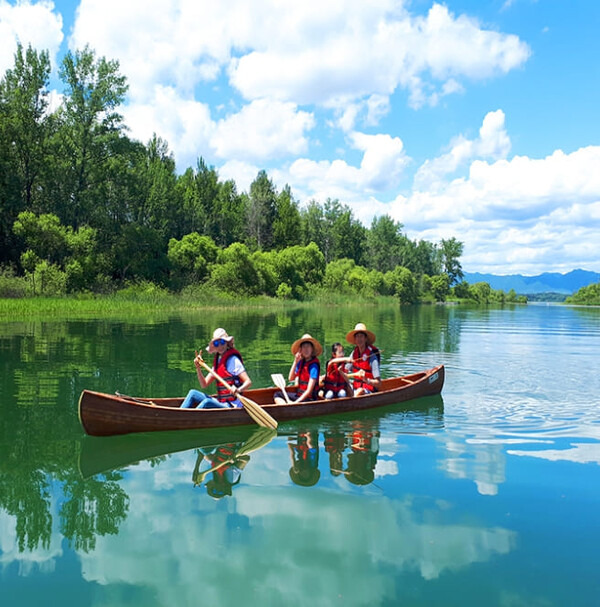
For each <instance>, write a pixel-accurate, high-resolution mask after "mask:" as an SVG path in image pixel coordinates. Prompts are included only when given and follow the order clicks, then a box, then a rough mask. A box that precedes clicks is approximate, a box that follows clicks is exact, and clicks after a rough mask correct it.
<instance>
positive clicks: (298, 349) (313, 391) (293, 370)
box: [275, 333, 323, 405]
mask: <svg viewBox="0 0 600 607" xmlns="http://www.w3.org/2000/svg"><path fill="white" fill-rule="evenodd" d="M291 350H292V354H293V355H294V362H293V363H292V366H291V367H290V372H289V374H288V379H289V380H290V381H293V382H295V383H296V386H295V389H294V388H291V389H289V390H288V391H287V392H288V397H289V398H290V400H293V401H294V402H296V403H299V402H303V401H309V400H316V399H317V398H318V395H317V390H318V388H319V375H320V373H321V365H320V363H319V358H318V357H319V356H321V354H322V353H323V347H322V346H321V344H320V343H319V342H318V341H317V340H316V339H315V338H314V337H311V336H310V335H309V334H308V333H305V334H304V335H303V336H302V337H301V338H300V339H297V340H296V341H295V342H294V343H293V344H292V348H291ZM292 390H293V391H292ZM282 396H284V395H283V393H282V392H276V393H275V402H276V403H278V404H280V405H281V404H284V402H285V401H284V400H283V399H282V398H281V397H282Z"/></svg>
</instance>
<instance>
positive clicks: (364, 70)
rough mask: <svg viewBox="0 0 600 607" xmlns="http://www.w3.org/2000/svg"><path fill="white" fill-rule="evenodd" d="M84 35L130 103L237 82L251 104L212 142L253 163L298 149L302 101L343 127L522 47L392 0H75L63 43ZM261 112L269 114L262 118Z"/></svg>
mask: <svg viewBox="0 0 600 607" xmlns="http://www.w3.org/2000/svg"><path fill="white" fill-rule="evenodd" d="M233 14H235V19H232V18H231V15H233ZM85 44H89V45H90V46H91V47H92V48H94V49H95V50H96V51H97V52H98V53H99V54H100V55H104V56H107V57H110V58H116V59H118V60H119V61H120V65H121V69H122V72H123V73H124V74H126V75H127V78H128V81H129V84H130V91H129V95H130V102H131V104H141V105H144V104H150V103H154V91H155V90H156V87H157V86H161V87H170V88H173V89H175V90H177V93H178V95H176V96H174V98H173V103H174V104H175V103H177V104H180V105H181V106H184V107H183V109H180V108H178V107H176V106H175V105H174V106H173V107H172V112H173V113H174V114H175V115H182V114H187V112H188V109H189V103H190V100H192V99H194V100H202V99H203V97H206V98H210V97H211V95H212V91H211V90H210V89H209V88H206V87H208V86H210V85H211V84H213V85H216V86H231V87H233V88H234V89H236V90H237V91H238V92H239V93H240V94H241V96H242V98H243V99H244V100H245V102H246V103H247V104H248V105H247V106H246V107H244V108H241V109H240V108H239V107H238V108H234V109H233V110H232V114H235V115H228V116H226V117H224V118H223V119H222V120H221V121H220V122H219V124H218V125H216V126H215V140H214V141H213V142H212V145H213V147H214V149H215V151H216V154H217V156H219V157H223V158H225V157H226V156H227V155H228V154H229V153H230V152H231V153H233V154H234V155H235V159H237V160H240V152H242V151H243V152H244V153H243V154H242V155H243V156H245V157H249V156H250V155H251V153H254V154H255V157H254V159H253V161H254V162H257V161H260V160H262V159H264V158H269V157H273V156H275V155H279V154H281V153H282V151H283V153H284V154H288V153H295V154H302V153H303V152H304V151H305V150H306V147H307V141H306V139H305V135H304V131H306V130H310V128H312V123H311V120H312V119H311V117H310V112H307V111H306V110H304V109H303V106H304V105H308V104H315V105H320V106H321V107H323V108H327V109H329V110H330V111H333V112H334V114H335V116H336V118H335V120H336V123H337V127H338V128H341V129H342V130H344V131H345V132H351V131H352V130H354V129H355V128H356V124H357V120H358V119H359V118H360V119H361V120H362V121H363V122H364V124H365V125H366V126H374V125H376V124H377V123H378V121H379V120H380V119H381V118H382V117H383V116H385V115H386V114H387V113H388V112H389V109H390V105H389V103H390V102H389V96H390V94H391V93H393V92H394V91H395V90H396V89H397V88H404V89H406V90H407V91H408V92H409V94H410V96H411V99H412V101H411V103H412V104H413V105H414V106H419V105H420V104H423V103H435V102H437V100H438V99H439V98H440V97H441V96H444V95H447V94H452V93H455V92H459V91H461V90H462V84H461V83H460V79H461V78H469V79H477V78H487V77H489V76H492V75H494V74H496V73H503V72H506V71H508V70H510V69H513V68H515V67H518V66H519V65H522V64H523V62H525V61H526V60H527V58H528V56H529V48H528V47H527V45H526V44H525V43H523V42H522V41H521V40H519V39H518V38H517V37H515V36H510V35H505V34H501V33H498V32H495V31H491V30H486V29H483V28H482V27H481V26H480V25H479V23H477V21H475V20H473V19H469V18H466V17H462V16H459V17H456V16H454V15H453V14H452V13H450V12H449V11H448V9H447V8H446V7H444V6H442V5H438V4H434V5H433V7H432V8H431V10H430V11H429V12H428V13H427V15H424V16H414V15H411V14H410V13H409V12H408V11H407V10H405V8H404V6H403V4H402V3H400V4H399V3H398V2H397V1H392V0H378V1H377V2H369V3H364V2H361V1H360V0H346V1H345V2H336V3H326V4H325V5H324V4H323V3H322V2H317V1H316V0H308V1H307V2H304V3H291V2H285V3H281V2H277V1H275V0H264V1H261V2H256V3H253V4H252V6H251V7H250V6H248V4H247V3H245V2H243V1H242V0H232V2H229V3H227V5H221V4H218V3H217V4H212V5H208V6H207V5H204V4H202V5H199V4H197V3H189V2H183V1H182V0H166V1H161V2H158V0H150V1H142V0H129V1H128V2H127V3H125V4H123V3H122V2H117V1H116V0H82V1H81V4H80V6H79V9H78V11H77V18H76V22H75V25H74V29H73V35H72V37H71V39H70V46H71V47H72V48H80V47H82V46H84V45H85ZM415 49H419V50H418V52H416V51H415ZM276 103H279V104H280V105H279V106H277V105H276ZM259 109H264V110H265V111H266V112H268V113H271V112H272V111H274V114H273V115H271V116H264V115H263V116H260V117H259V116H258V110H259ZM293 114H296V115H293ZM277 116H279V117H281V118H285V119H286V123H287V122H289V123H290V127H289V131H288V132H286V129H287V128H288V127H287V126H286V127H283V128H282V129H281V131H282V132H280V133H276V132H275V131H274V129H273V124H274V122H275V118H276V117H277ZM257 117H259V123H262V124H260V125H259V128H258V129H256V128H255V123H256V119H257ZM269 121H270V123H269ZM261 126H262V127H263V128H262V129H261V128H260V127H261ZM132 131H133V133H134V134H136V130H135V128H133V129H132ZM183 131H185V129H183ZM183 131H182V132H183ZM257 136H260V137H261V138H262V139H263V141H262V142H261V143H260V145H257V142H256V137H257ZM286 136H287V137H288V140H289V141H288V142H287V143H284V142H283V139H284V137H286ZM172 145H173V146H174V147H175V148H176V150H177V149H178V148H180V147H182V146H183V147H185V146H186V143H185V141H184V142H180V141H179V140H178V139H176V140H172ZM179 155H180V156H182V154H181V153H180V154H179ZM227 160H229V158H227Z"/></svg>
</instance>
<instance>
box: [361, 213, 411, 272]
mask: <svg viewBox="0 0 600 607" xmlns="http://www.w3.org/2000/svg"><path fill="white" fill-rule="evenodd" d="M402 227H403V226H402V224H401V223H399V222H395V221H394V220H393V219H392V218H391V217H390V216H389V215H381V216H380V217H375V218H373V221H372V222H371V229H370V230H369V231H368V233H367V259H368V263H367V265H368V267H370V268H375V269H378V270H380V271H381V272H390V271H392V270H393V269H394V268H395V267H396V266H397V265H399V264H400V261H401V248H402V243H403V241H402Z"/></svg>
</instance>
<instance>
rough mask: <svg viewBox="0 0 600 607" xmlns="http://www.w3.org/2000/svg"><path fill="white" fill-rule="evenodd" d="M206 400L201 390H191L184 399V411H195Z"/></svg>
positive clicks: (182, 404) (182, 406)
mask: <svg viewBox="0 0 600 607" xmlns="http://www.w3.org/2000/svg"><path fill="white" fill-rule="evenodd" d="M205 398H206V394H204V392H200V390H190V391H189V392H188V393H187V396H186V397H185V398H184V400H183V402H182V403H181V408H182V409H193V408H195V407H196V405H198V403H201V402H202V401H203V400H204V399H205Z"/></svg>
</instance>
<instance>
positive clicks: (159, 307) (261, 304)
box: [0, 291, 399, 322]
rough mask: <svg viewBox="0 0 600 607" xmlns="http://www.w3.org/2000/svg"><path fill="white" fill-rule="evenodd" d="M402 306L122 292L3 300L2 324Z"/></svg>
mask: <svg viewBox="0 0 600 607" xmlns="http://www.w3.org/2000/svg"><path fill="white" fill-rule="evenodd" d="M375 304H377V305H399V303H398V299H397V298H395V297H378V298H377V300H371V301H369V300H367V301H365V299H364V298H359V297H356V298H350V297H348V296H344V297H342V296H336V295H323V296H319V297H318V298H315V299H312V300H310V301H304V302H299V301H293V300H282V299H276V298H271V297H265V296H261V297H231V296H227V295H215V294H204V295H202V296H200V295H195V296H194V295H174V294H172V293H167V292H164V291H156V292H148V293H135V294H134V293H126V292H118V293H115V294H112V295H93V296H92V295H87V296H83V295H78V296H74V297H31V298H22V299H0V322H7V321H11V320H25V319H36V320H39V319H46V318H52V319H64V318H69V319H70V318H119V317H128V316H143V315H153V316H156V315H161V314H172V313H186V312H192V313H193V312H199V311H202V310H219V309H231V308H250V309H252V308H254V309H260V308H264V309H281V308H286V309H291V308H295V307H315V308H319V307H321V306H324V305H326V306H336V305H340V306H341V305H344V306H361V307H364V306H366V305H367V306H368V305H375Z"/></svg>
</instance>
